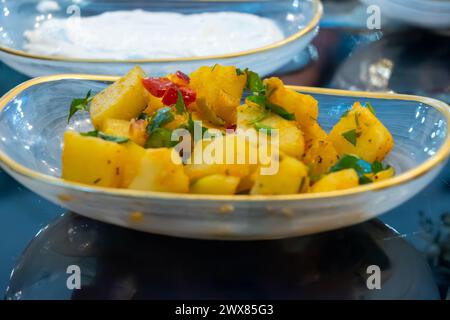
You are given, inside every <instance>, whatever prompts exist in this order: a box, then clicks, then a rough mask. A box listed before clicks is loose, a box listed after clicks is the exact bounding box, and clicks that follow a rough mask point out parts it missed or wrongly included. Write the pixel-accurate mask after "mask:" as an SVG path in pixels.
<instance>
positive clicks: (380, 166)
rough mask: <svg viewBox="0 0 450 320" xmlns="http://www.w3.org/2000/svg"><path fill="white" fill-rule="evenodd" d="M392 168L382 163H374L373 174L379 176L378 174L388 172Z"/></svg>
mask: <svg viewBox="0 0 450 320" xmlns="http://www.w3.org/2000/svg"><path fill="white" fill-rule="evenodd" d="M390 167H391V166H390V165H386V166H383V164H382V163H381V162H380V161H374V162H373V163H372V172H373V174H377V173H378V172H381V171H384V170H387V169H389V168H390Z"/></svg>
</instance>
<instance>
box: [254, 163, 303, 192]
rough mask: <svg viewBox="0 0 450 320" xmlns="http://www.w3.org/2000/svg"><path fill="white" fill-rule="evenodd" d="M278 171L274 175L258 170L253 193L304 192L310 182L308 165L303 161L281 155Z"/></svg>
mask: <svg viewBox="0 0 450 320" xmlns="http://www.w3.org/2000/svg"><path fill="white" fill-rule="evenodd" d="M279 160H280V162H279V167H278V171H277V172H276V173H275V174H274V175H263V174H261V171H260V170H257V171H256V178H255V184H254V185H253V187H252V189H251V191H250V193H251V194H264V195H279V194H295V193H298V192H303V191H304V190H305V188H306V186H307V185H308V184H309V180H308V167H307V166H306V165H304V164H303V163H302V162H301V161H299V160H297V159H295V158H292V157H289V156H282V155H280V159H279Z"/></svg>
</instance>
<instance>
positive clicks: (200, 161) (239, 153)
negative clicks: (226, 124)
mask: <svg viewBox="0 0 450 320" xmlns="http://www.w3.org/2000/svg"><path fill="white" fill-rule="evenodd" d="M214 150H217V152H220V155H219V153H217V161H213V160H214V157H215V155H216V152H214ZM227 155H228V156H230V155H231V156H232V157H229V158H228V159H227ZM205 156H206V157H205ZM257 157H258V150H257V147H256V146H255V145H254V144H253V143H251V142H249V141H248V140H247V139H246V138H245V137H242V136H238V135H233V134H230V135H227V136H225V137H218V138H215V139H213V140H212V141H207V140H203V141H200V142H198V143H197V144H196V145H195V147H194V150H193V152H192V155H191V157H190V159H189V160H188V164H187V165H186V167H185V172H186V174H187V175H188V176H189V178H190V179H191V180H197V179H199V178H202V177H205V176H209V175H213V174H222V175H230V176H235V177H240V178H242V177H245V176H248V175H249V174H250V172H251V170H252V167H255V166H256V165H257ZM252 158H254V161H251V160H252ZM208 161H209V163H208ZM214 162H215V163H214ZM219 162H220V163H219Z"/></svg>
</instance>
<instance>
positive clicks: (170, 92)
mask: <svg viewBox="0 0 450 320" xmlns="http://www.w3.org/2000/svg"><path fill="white" fill-rule="evenodd" d="M178 90H179V89H178V87H177V86H176V85H174V84H172V85H171V86H170V87H169V88H167V91H166V93H165V94H164V96H163V98H162V103H163V104H164V105H165V106H171V105H174V104H175V103H177V100H178Z"/></svg>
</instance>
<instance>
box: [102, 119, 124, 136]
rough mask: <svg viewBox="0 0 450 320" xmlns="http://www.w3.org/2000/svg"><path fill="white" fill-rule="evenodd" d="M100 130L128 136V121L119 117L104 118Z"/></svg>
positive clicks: (112, 134)
mask: <svg viewBox="0 0 450 320" xmlns="http://www.w3.org/2000/svg"><path fill="white" fill-rule="evenodd" d="M101 131H102V132H104V133H106V134H108V135H110V136H114V137H126V138H129V137H130V133H129V131H130V121H127V120H120V119H106V120H105V121H104V122H103V125H102V128H101Z"/></svg>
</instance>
